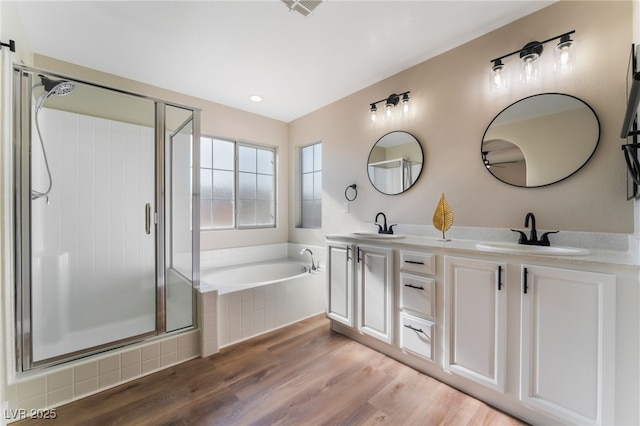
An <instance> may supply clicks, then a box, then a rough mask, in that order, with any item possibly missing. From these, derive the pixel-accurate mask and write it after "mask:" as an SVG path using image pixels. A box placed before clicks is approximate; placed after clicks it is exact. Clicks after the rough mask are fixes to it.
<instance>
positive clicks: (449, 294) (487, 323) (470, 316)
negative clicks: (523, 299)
mask: <svg viewBox="0 0 640 426" xmlns="http://www.w3.org/2000/svg"><path fill="white" fill-rule="evenodd" d="M505 275H506V272H505V266H504V264H502V263H496V262H487V261H480V260H474V259H466V258H457V257H449V256H447V257H445V292H444V299H445V305H444V306H445V311H444V333H445V350H444V357H445V360H444V364H445V368H446V369H447V370H449V371H450V372H452V373H455V374H458V375H461V376H464V377H466V378H468V379H471V380H473V381H476V382H478V383H481V384H484V385H486V386H489V387H491V388H493V389H496V390H498V391H500V392H504V390H505V368H506V359H505V356H506V331H507V328H506V326H507V322H506V321H507V315H506V307H507V289H506V286H505V283H506V276H505Z"/></svg>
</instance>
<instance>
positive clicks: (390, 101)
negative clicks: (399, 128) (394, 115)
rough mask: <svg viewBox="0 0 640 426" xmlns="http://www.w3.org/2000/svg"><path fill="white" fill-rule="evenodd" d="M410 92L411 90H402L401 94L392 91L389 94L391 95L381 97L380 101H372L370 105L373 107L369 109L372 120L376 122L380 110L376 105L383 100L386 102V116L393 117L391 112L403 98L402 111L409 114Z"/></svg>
mask: <svg viewBox="0 0 640 426" xmlns="http://www.w3.org/2000/svg"><path fill="white" fill-rule="evenodd" d="M409 93H410V91H406V92H402V93H400V94H395V93H392V94H390V95H389V97H387V98H385V99H380V100H379V101H375V102H372V103H370V104H369V105H370V107H371V108H370V109H369V111H371V121H372V122H374V123H375V121H376V118H377V117H376V115H377V112H378V107H376V105H377V104H379V103H381V102H384V107H385V118H390V117H391V112H392V110H393V108H395V107H396V106H398V104H399V103H400V101H401V100H402V112H403V113H404V114H405V115H406V114H408V113H409Z"/></svg>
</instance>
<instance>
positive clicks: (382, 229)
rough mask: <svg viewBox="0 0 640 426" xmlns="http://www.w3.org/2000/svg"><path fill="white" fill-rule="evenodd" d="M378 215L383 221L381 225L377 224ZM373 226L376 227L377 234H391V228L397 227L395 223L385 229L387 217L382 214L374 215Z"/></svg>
mask: <svg viewBox="0 0 640 426" xmlns="http://www.w3.org/2000/svg"><path fill="white" fill-rule="evenodd" d="M380 215H382V218H383V219H384V224H383V225H381V224H379V223H378V217H379V216H380ZM375 224H376V225H378V234H393V227H394V226H397V225H398V224H397V223H394V224H393V225H389V227H388V228H387V216H385V214H384V213H382V212H380V213H378V214H377V215H376V221H375Z"/></svg>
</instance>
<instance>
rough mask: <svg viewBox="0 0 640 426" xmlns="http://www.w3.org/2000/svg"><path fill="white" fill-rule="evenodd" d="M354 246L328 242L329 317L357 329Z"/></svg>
mask: <svg viewBox="0 0 640 426" xmlns="http://www.w3.org/2000/svg"><path fill="white" fill-rule="evenodd" d="M353 310H354V299H353V246H352V245H350V244H345V243H337V242H333V241H328V242H327V316H328V317H329V318H331V319H333V320H336V321H338V322H341V323H343V324H345V325H348V326H350V327H355V316H354V314H353Z"/></svg>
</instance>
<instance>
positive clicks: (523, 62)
mask: <svg viewBox="0 0 640 426" xmlns="http://www.w3.org/2000/svg"><path fill="white" fill-rule="evenodd" d="M575 32H576V31H575V30H572V31H569V32H566V33H563V34H560V35H558V36H555V37H551V38H550V39H547V40H544V41H532V42H529V43H527V44H525V45H524V47H523V48H522V49H520V50H516V51H514V52H511V53H507V54H506V55H502V56H500V57H498V58H495V59H492V60H491V61H490V62H491V64H492V65H491V77H490V81H489V83H490V86H491V91H495V90H500V89H505V88H507V87H508V85H507V78H506V74H505V70H506V66H505V64H504V63H503V62H502V60H503V59H505V58H508V57H509V56H512V55H515V54H518V55H519V56H520V80H521V81H522V82H525V83H528V82H531V81H533V80H536V79H537V78H538V76H539V71H538V58H540V55H542V51H543V50H544V49H543V44H545V43H548V42H550V41H553V40H558V39H560V42H559V43H558V44H557V46H556V49H555V51H556V54H555V55H556V57H555V70H556V71H570V70H572V69H573V68H574V52H573V50H574V41H573V40H571V34H573V33H575Z"/></svg>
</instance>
